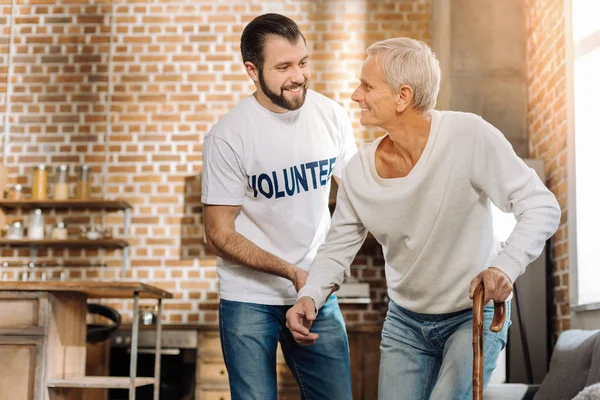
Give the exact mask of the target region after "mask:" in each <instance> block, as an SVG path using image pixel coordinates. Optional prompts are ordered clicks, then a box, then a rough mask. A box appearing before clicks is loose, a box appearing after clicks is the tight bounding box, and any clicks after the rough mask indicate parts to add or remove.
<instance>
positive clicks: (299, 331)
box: [285, 296, 319, 345]
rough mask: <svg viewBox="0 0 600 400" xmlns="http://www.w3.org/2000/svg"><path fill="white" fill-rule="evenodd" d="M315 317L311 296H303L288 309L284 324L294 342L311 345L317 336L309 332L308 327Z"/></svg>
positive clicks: (315, 310)
mask: <svg viewBox="0 0 600 400" xmlns="http://www.w3.org/2000/svg"><path fill="white" fill-rule="evenodd" d="M316 318H317V309H316V307H315V302H314V301H313V299H312V298H310V297H308V296H304V297H301V298H300V299H299V300H298V301H297V302H296V304H294V306H293V307H292V308H290V309H289V310H288V312H287V314H286V320H287V321H286V324H285V326H287V328H288V329H289V330H290V332H291V333H292V336H293V337H294V340H296V342H298V343H300V344H302V345H311V344H314V343H315V342H316V341H317V339H318V338H319V335H317V334H316V333H310V327H311V326H312V323H313V321H314V320H315V319H316Z"/></svg>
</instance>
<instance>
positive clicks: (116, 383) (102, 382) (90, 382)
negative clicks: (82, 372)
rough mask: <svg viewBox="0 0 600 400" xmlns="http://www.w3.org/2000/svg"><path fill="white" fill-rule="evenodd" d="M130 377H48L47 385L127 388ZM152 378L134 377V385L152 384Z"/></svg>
mask: <svg viewBox="0 0 600 400" xmlns="http://www.w3.org/2000/svg"><path fill="white" fill-rule="evenodd" d="M129 382H130V379H129V377H127V376H123V377H120V376H119V377H106V376H76V377H72V378H64V379H50V380H48V383H47V386H48V387H51V388H86V389H92V388H93V389H129ZM153 384H154V378H135V383H134V386H135V387H140V386H146V385H153Z"/></svg>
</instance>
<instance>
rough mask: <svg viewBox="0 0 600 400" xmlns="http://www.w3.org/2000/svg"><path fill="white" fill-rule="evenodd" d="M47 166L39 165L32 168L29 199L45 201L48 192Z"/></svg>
mask: <svg viewBox="0 0 600 400" xmlns="http://www.w3.org/2000/svg"><path fill="white" fill-rule="evenodd" d="M48 169H49V168H48V166H46V165H44V164H39V165H36V166H34V167H33V184H32V185H31V199H32V200H45V199H46V195H47V191H48Z"/></svg>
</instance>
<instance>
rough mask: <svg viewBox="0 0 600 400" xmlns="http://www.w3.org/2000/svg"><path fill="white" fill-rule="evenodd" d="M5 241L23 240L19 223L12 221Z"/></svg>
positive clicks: (21, 227) (21, 226) (21, 225)
mask: <svg viewBox="0 0 600 400" xmlns="http://www.w3.org/2000/svg"><path fill="white" fill-rule="evenodd" d="M6 238H7V239H17V240H20V239H23V224H22V223H21V221H14V222H13V223H12V224H10V225H9V226H8V233H7V235H6Z"/></svg>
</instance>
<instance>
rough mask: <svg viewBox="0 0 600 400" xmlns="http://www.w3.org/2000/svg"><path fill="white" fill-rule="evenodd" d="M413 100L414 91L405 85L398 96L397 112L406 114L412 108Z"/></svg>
mask: <svg viewBox="0 0 600 400" xmlns="http://www.w3.org/2000/svg"><path fill="white" fill-rule="evenodd" d="M412 100H413V90H412V88H411V87H410V86H407V85H403V86H401V87H400V90H399V91H398V95H397V96H396V111H397V112H400V113H401V112H404V111H405V110H406V109H407V108H409V107H410V106H411V103H412Z"/></svg>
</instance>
